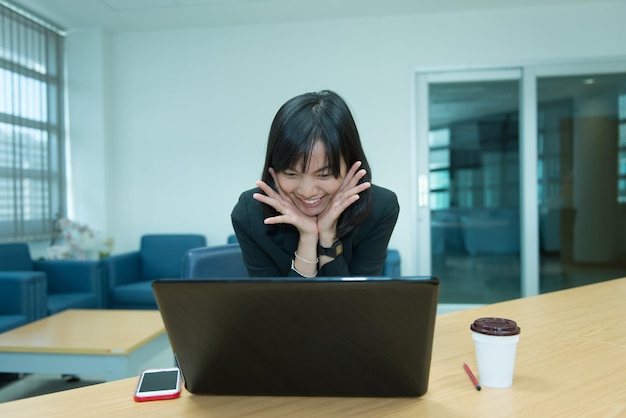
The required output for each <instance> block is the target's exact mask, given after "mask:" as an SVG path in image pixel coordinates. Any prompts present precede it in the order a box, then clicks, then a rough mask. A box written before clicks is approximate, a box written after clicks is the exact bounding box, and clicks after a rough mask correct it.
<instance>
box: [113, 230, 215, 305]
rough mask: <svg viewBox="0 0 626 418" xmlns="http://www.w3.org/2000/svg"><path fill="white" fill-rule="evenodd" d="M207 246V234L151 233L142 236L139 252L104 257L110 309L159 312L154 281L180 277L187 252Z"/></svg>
mask: <svg viewBox="0 0 626 418" xmlns="http://www.w3.org/2000/svg"><path fill="white" fill-rule="evenodd" d="M205 246H206V238H205V237H204V235H197V234H152V235H144V236H142V237H141V242H140V247H139V250H138V251H132V252H128V253H124V254H118V255H114V256H111V257H106V258H104V259H103V260H102V264H103V265H104V267H105V271H106V275H107V279H106V286H107V291H106V293H107V295H106V297H107V303H106V305H107V307H109V308H114V309H157V304H156V300H155V298H154V293H153V292H152V282H153V281H154V280H156V279H162V278H170V279H172V278H178V277H180V275H181V268H182V262H183V256H184V255H185V253H186V252H187V250H190V249H192V248H197V247H205Z"/></svg>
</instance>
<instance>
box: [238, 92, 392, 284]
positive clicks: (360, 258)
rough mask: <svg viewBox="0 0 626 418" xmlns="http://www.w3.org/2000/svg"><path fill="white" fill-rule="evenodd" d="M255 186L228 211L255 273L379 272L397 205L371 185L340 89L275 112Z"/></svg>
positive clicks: (301, 98) (303, 98)
mask: <svg viewBox="0 0 626 418" xmlns="http://www.w3.org/2000/svg"><path fill="white" fill-rule="evenodd" d="M256 185H257V188H255V189H252V190H248V191H246V192H244V193H242V195H241V197H240V198H239V202H238V203H237V205H236V206H235V208H234V209H233V212H232V214H231V218H232V222H233V227H234V229H235V233H236V235H237V239H238V241H239V244H240V245H241V250H242V252H243V258H244V261H245V263H246V267H247V269H248V273H249V274H250V276H251V277H257V276H264V277H281V276H300V277H305V278H312V277H316V276H326V277H330V276H333V277H349V276H380V274H381V271H382V268H383V265H384V263H385V258H386V253H387V245H388V243H389V238H390V237H391V233H392V231H393V228H394V226H395V224H396V220H397V218H398V212H399V210H400V208H399V206H398V200H397V197H396V195H395V194H394V193H393V192H392V191H390V190H387V189H384V188H382V187H378V186H375V185H373V184H371V172H370V168H369V164H368V163H367V159H366V158H365V153H364V152H363V147H362V146H361V140H360V138H359V133H358V131H357V128H356V125H355V123H354V119H353V118H352V114H351V113H350V110H349V108H348V105H347V104H346V103H345V102H344V101H343V99H342V98H341V97H339V95H337V94H336V93H334V92H332V91H321V92H318V93H306V94H303V95H300V96H296V97H294V98H292V99H290V100H289V101H287V102H286V103H285V104H284V105H283V106H282V107H281V108H280V109H279V110H278V113H277V114H276V116H275V117H274V121H273V122H272V126H271V128H270V134H269V139H268V143H267V151H266V156H265V167H264V168H263V174H262V180H261V181H257V183H256Z"/></svg>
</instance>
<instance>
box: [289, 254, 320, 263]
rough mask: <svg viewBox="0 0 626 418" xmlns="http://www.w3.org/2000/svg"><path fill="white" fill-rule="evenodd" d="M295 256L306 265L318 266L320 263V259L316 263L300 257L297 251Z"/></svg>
mask: <svg viewBox="0 0 626 418" xmlns="http://www.w3.org/2000/svg"><path fill="white" fill-rule="evenodd" d="M293 254H294V255H295V256H296V258H297V259H298V260H300V261H302V262H303V263H305V264H317V263H319V262H320V259H319V258H316V259H315V261H311V260H307V259H306V258H302V257H300V256H299V255H298V252H297V251H294V252H293Z"/></svg>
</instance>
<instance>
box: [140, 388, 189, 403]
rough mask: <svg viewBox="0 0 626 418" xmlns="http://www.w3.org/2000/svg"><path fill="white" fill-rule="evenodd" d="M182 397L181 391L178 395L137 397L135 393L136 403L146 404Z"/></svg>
mask: <svg viewBox="0 0 626 418" xmlns="http://www.w3.org/2000/svg"><path fill="white" fill-rule="evenodd" d="M179 396H180V390H179V391H178V392H176V393H172V394H171V395H159V396H137V394H136V393H135V396H134V398H135V401H137V402H146V401H159V400H162V399H176V398H178V397H179Z"/></svg>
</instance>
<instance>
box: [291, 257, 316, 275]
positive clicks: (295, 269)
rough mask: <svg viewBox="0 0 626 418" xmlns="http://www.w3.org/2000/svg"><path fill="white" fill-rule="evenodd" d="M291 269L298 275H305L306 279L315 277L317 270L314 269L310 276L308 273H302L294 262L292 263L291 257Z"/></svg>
mask: <svg viewBox="0 0 626 418" xmlns="http://www.w3.org/2000/svg"><path fill="white" fill-rule="evenodd" d="M291 269H292V270H293V271H295V272H296V273H298V274H299V275H300V276H302V277H306V278H307V279H312V278H313V277H317V270H315V274H314V275H312V276H309V275H308V274H303V273H300V272H299V271H298V269H297V268H296V265H295V263H294V260H293V259H292V260H291Z"/></svg>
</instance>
